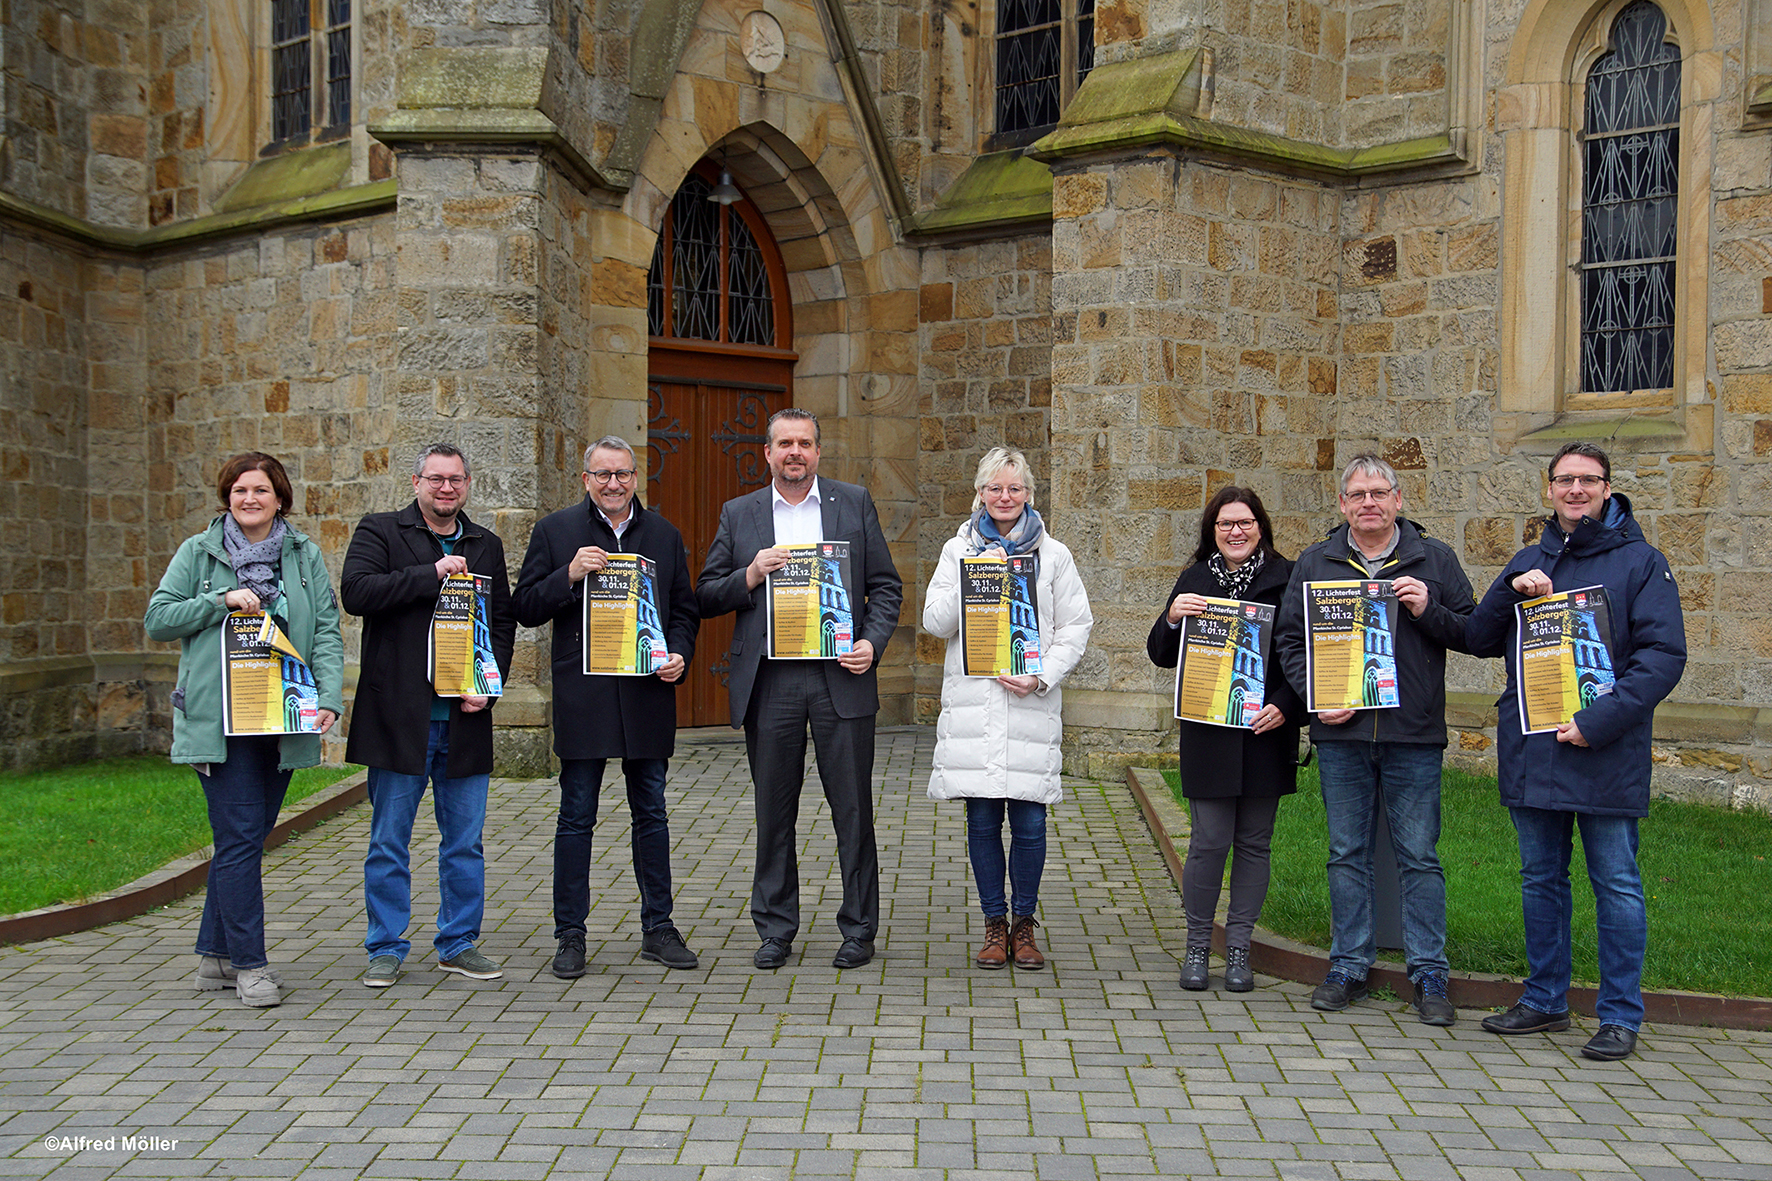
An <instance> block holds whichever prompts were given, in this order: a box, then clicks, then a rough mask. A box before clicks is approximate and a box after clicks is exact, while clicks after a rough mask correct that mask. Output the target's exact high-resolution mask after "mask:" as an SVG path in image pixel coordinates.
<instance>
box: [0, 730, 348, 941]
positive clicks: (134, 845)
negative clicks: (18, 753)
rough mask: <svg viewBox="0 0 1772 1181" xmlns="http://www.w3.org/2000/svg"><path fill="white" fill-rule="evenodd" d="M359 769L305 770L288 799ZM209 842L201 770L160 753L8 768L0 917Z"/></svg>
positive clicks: (0, 807) (84, 893) (93, 892)
mask: <svg viewBox="0 0 1772 1181" xmlns="http://www.w3.org/2000/svg"><path fill="white" fill-rule="evenodd" d="M358 769H359V768H356V767H312V768H309V769H308V770H305V771H297V772H296V773H295V776H294V778H293V779H292V781H291V782H290V785H289V795H288V797H287V798H288V799H290V800H299V799H302V798H303V797H305V796H309V795H312V794H313V793H314V792H316V791H319V790H320V789H321V788H324V787H327V786H329V785H331V784H333V783H336V782H338V781H339V780H340V779H343V778H344V777H345V776H347V775H350V774H351V773H353V772H355V771H357V770H358ZM209 842H210V832H209V812H208V810H207V808H206V807H205V805H204V802H203V789H202V788H201V787H200V786H199V785H198V783H197V776H196V775H195V774H194V773H193V772H192V771H191V769H190V768H189V767H185V766H173V765H172V764H171V763H168V762H167V761H166V758H165V757H164V756H162V755H148V756H142V757H138V758H128V759H109V760H105V761H102V762H96V763H84V764H81V765H79V766H75V767H59V768H56V769H55V770H51V771H34V772H30V773H27V774H22V775H21V774H13V775H0V866H3V872H0V914H16V913H18V912H19V911H24V910H36V909H37V908H38V907H40V906H50V905H53V904H54V903H57V902H79V901H81V900H83V899H86V898H91V897H95V896H97V895H100V894H104V893H106V892H107V891H110V890H115V889H116V888H117V887H118V886H121V885H124V884H126V883H128V882H132V881H134V880H135V879H136V878H138V877H140V876H142V875H143V874H145V873H147V872H149V871H150V870H154V869H157V868H159V867H160V866H162V865H164V864H166V863H167V862H168V861H171V860H172V859H173V858H175V857H182V856H184V855H185V854H187V853H191V852H193V851H195V850H197V849H201V848H202V847H203V846H205V845H207V844H209Z"/></svg>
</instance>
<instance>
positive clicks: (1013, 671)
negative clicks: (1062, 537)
mask: <svg viewBox="0 0 1772 1181" xmlns="http://www.w3.org/2000/svg"><path fill="white" fill-rule="evenodd" d="M1038 582H1039V572H1038V564H1037V559H1036V557H1035V555H1033V554H1017V555H1015V556H1014V557H1008V558H1004V557H978V558H961V559H960V651H961V660H962V662H963V665H964V669H965V675H967V676H969V677H1022V676H1038V675H1039V674H1040V673H1041V672H1042V671H1044V665H1043V664H1042V663H1041V659H1040V612H1039V602H1038V599H1037V595H1038V590H1037V586H1038Z"/></svg>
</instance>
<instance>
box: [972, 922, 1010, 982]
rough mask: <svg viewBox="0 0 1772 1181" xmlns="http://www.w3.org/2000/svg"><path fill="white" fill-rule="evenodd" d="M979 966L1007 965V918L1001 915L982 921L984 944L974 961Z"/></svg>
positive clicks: (994, 966) (993, 967)
mask: <svg viewBox="0 0 1772 1181" xmlns="http://www.w3.org/2000/svg"><path fill="white" fill-rule="evenodd" d="M974 962H975V963H976V964H977V965H978V966H979V967H981V968H989V969H992V970H995V969H997V968H1007V967H1008V966H1009V920H1008V919H1006V918H1004V917H1003V916H1002V915H998V916H997V917H996V918H994V919H986V920H985V921H984V946H983V947H981V948H979V949H978V959H977V960H975V961H974Z"/></svg>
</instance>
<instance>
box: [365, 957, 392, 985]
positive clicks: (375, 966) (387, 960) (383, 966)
mask: <svg viewBox="0 0 1772 1181" xmlns="http://www.w3.org/2000/svg"><path fill="white" fill-rule="evenodd" d="M398 979H400V957H399V956H393V955H378V956H376V957H375V958H374V959H372V960H370V961H369V970H368V971H366V972H364V973H363V983H365V984H367V985H368V986H369V987H371V988H392V987H393V986H394V981H396V980H398Z"/></svg>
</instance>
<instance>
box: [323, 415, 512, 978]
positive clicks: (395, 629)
mask: <svg viewBox="0 0 1772 1181" xmlns="http://www.w3.org/2000/svg"><path fill="white" fill-rule="evenodd" d="M469 480H470V476H469V473H468V460H467V457H466V456H465V455H463V454H462V453H461V452H460V451H459V450H458V449H456V448H454V447H451V446H450V445H449V444H447V443H433V444H432V445H431V446H429V447H426V448H425V449H424V450H423V451H421V452H419V454H418V460H417V462H416V463H414V465H413V475H412V491H413V502H412V503H411V504H409V505H407V506H406V507H405V508H403V509H401V510H400V511H399V512H397V513H371V514H369V515H368V516H367V517H364V518H363V520H362V521H360V522H359V523H358V525H357V531H356V533H354V534H353V535H352V537H351V546H350V549H349V550H347V551H346V553H345V564H344V569H343V571H342V572H341V573H340V575H339V591H340V597H341V599H342V600H343V602H344V608H345V610H346V611H349V612H350V613H351V614H353V615H360V616H362V617H363V647H362V659H361V671H360V672H359V673H358V677H357V697H356V702H355V704H354V706H353V708H352V712H351V729H350V738H349V740H348V741H347V742H346V744H345V758H346V759H347V760H348V761H350V762H353V763H364V764H366V765H367V766H368V767H369V801H370V806H371V808H372V810H373V815H372V817H371V819H370V822H369V853H368V856H367V857H365V858H364V861H363V892H364V898H365V903H366V905H367V908H368V912H369V934H368V937H367V938H365V939H364V941H363V946H364V948H365V949H366V950H367V951H368V952H369V970H368V971H367V972H365V973H364V976H363V983H365V984H367V985H368V986H369V987H371V988H386V987H388V986H389V985H391V984H393V983H394V981H395V980H396V979H397V978H398V977H399V974H400V963H401V961H403V960H404V959H405V958H406V953H407V952H408V951H410V950H411V949H412V943H411V942H410V941H409V940H408V939H407V938H406V928H407V926H408V925H409V924H410V923H411V921H412V869H411V848H410V846H411V844H412V822H413V819H414V817H416V816H417V815H418V804H419V800H420V799H421V798H422V797H423V796H424V792H425V784H426V782H427V780H428V781H429V783H430V785H431V792H432V795H431V805H432V807H433V808H434V809H435V811H436V815H437V829H438V831H439V833H440V835H441V838H442V841H441V847H440V848H439V850H438V858H437V872H438V878H439V895H440V897H439V904H438V911H437V936H436V940H435V943H436V947H437V962H438V967H440V968H442V969H443V970H444V971H448V972H458V973H460V974H461V975H463V976H468V977H471V978H472V979H475V980H496V979H497V978H498V977H500V976H502V975H503V974H504V970H503V969H502V968H500V967H499V966H498V965H497V964H496V963H494V962H493V961H492V960H490V959H488V958H487V957H486V956H485V955H483V954H482V953H481V952H480V950H479V948H478V947H476V946H475V945H476V944H477V943H478V942H479V939H480V924H481V921H482V919H483V918H484V917H485V914H486V855H485V852H484V851H483V849H482V848H481V845H480V834H481V831H482V829H484V827H485V825H486V796H487V789H488V786H489V783H490V780H491V775H492V706H493V704H494V703H495V702H496V701H497V698H496V697H478V696H466V697H439V696H438V695H437V693H436V690H435V689H434V688H433V686H432V685H431V682H430V669H429V664H430V660H429V651H430V632H431V619H432V616H433V614H434V612H435V611H436V608H437V598H438V591H439V588H440V587H441V586H442V584H443V580H444V579H445V578H446V577H448V576H449V575H451V574H468V573H472V574H484V575H486V576H487V578H488V579H489V580H490V581H491V593H490V594H489V596H488V598H487V607H488V615H489V616H490V618H489V620H488V624H489V630H490V632H491V641H492V652H493V657H494V659H495V660H496V662H497V664H498V672H499V679H500V682H501V683H502V682H503V681H504V680H505V679H506V678H508V677H509V676H510V672H511V648H512V644H513V641H514V639H515V636H516V632H517V621H516V620H515V619H514V618H513V617H512V615H511V591H510V578H509V575H508V574H507V573H506V571H505V547H504V543H503V542H501V541H500V540H499V539H498V535H497V534H496V533H494V532H492V530H490V529H486V528H483V527H481V526H479V525H476V524H474V523H473V522H472V521H470V520H469V519H468V515H467V513H466V512H464V511H463V509H464V508H465V507H466V505H467V502H468V488H469Z"/></svg>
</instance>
